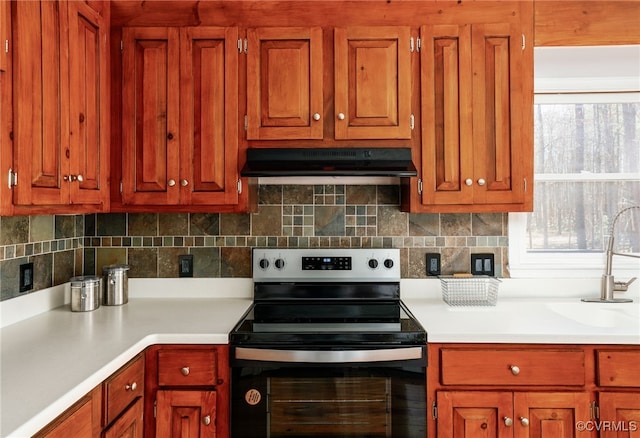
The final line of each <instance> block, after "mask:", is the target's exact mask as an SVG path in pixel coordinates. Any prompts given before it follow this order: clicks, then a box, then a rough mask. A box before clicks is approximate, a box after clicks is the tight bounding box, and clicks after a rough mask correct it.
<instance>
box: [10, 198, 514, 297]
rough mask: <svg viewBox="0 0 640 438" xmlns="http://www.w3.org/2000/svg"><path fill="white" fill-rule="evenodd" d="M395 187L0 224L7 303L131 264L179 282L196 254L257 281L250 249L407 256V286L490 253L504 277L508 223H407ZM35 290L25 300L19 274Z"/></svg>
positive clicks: (208, 269)
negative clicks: (181, 260)
mask: <svg viewBox="0 0 640 438" xmlns="http://www.w3.org/2000/svg"><path fill="white" fill-rule="evenodd" d="M399 205H400V190H399V187H398V186H394V185H379V186H375V185H263V186H260V187H259V194H258V210H257V212H256V213H248V214H204V213H128V214H127V213H110V214H88V215H76V216H68V215H56V216H16V217H1V218H0V291H1V293H2V300H6V299H10V298H14V297H16V296H19V295H22V294H24V293H32V292H35V291H38V290H41V289H45V288H47V287H51V286H54V285H58V284H62V283H65V282H67V281H69V278H71V277H73V276H74V275H101V274H102V267H103V266H105V265H109V264H115V263H127V264H129V265H130V267H131V269H130V271H129V277H131V278H135V277H144V278H156V277H160V278H166V277H178V257H179V256H180V255H183V254H192V255H193V259H194V276H195V277H214V278H215V277H245V278H250V277H251V248H253V247H282V248H284V247H295V248H308V247H327V248H330V247H333V248H337V247H365V248H366V247H377V248H379V247H385V248H386V247H388V248H400V249H401V256H402V276H403V278H424V277H426V271H425V269H426V268H425V254H426V253H431V252H438V253H440V254H441V256H442V272H443V274H450V273H454V272H469V270H470V254H473V253H492V254H494V256H495V262H496V275H497V276H499V277H501V276H504V275H505V274H506V272H507V271H506V269H505V265H506V261H507V243H508V242H507V237H506V236H507V214H501V213H478V214H471V213H469V214H410V213H403V212H401V211H400V209H399ZM27 262H33V263H34V289H33V290H31V291H29V292H23V293H20V292H19V271H20V265H21V264H23V263H27Z"/></svg>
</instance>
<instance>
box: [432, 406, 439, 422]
mask: <svg viewBox="0 0 640 438" xmlns="http://www.w3.org/2000/svg"><path fill="white" fill-rule="evenodd" d="M431 418H433V419H434V420H437V419H438V406H437V405H436V402H433V404H432V405H431Z"/></svg>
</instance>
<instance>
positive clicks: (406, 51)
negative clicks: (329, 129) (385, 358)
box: [334, 26, 411, 140]
mask: <svg viewBox="0 0 640 438" xmlns="http://www.w3.org/2000/svg"><path fill="white" fill-rule="evenodd" d="M334 51H335V53H334V63H335V79H334V80H335V95H334V99H335V138H336V139H338V140H353V139H410V138H411V44H410V29H409V27H405V26H366V27H346V28H336V29H335V30H334Z"/></svg>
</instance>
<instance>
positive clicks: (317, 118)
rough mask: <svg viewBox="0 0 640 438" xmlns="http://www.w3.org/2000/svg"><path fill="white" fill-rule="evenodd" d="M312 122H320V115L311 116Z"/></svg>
mask: <svg viewBox="0 0 640 438" xmlns="http://www.w3.org/2000/svg"><path fill="white" fill-rule="evenodd" d="M313 120H315V121H316V122H317V121H318V120H320V114H319V113H315V114H314V115H313Z"/></svg>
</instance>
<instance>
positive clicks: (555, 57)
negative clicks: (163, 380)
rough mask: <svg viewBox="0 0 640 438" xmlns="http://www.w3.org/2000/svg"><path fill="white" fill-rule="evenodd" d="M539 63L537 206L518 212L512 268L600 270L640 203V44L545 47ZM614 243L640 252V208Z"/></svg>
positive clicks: (630, 267) (518, 271) (627, 269)
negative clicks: (608, 248)
mask: <svg viewBox="0 0 640 438" xmlns="http://www.w3.org/2000/svg"><path fill="white" fill-rule="evenodd" d="M535 65H536V70H535V100H534V102H535V105H534V116H535V117H534V119H535V122H534V123H535V126H534V151H535V153H534V155H535V156H534V160H535V162H534V180H535V192H534V196H535V198H534V211H533V213H512V214H510V215H509V270H510V274H511V276H512V277H535V276H557V277H572V276H579V277H600V276H601V275H602V272H603V269H604V251H605V249H606V245H607V242H608V238H609V234H610V228H611V225H612V224H611V222H612V221H613V219H614V216H615V215H616V213H617V212H618V211H619V210H620V209H621V208H624V207H627V206H630V205H640V46H612V47H579V48H577V47H576V48H558V47H554V48H546V47H545V48H536V49H535ZM611 72H615V73H613V74H612V73H611ZM614 242H615V250H616V251H617V252H633V253H640V210H638V209H632V210H629V211H626V212H625V213H624V214H622V215H620V216H619V218H618V220H617V221H616V226H615V234H614ZM614 269H615V272H614V274H616V275H621V276H625V275H628V276H632V275H634V274H636V275H637V272H638V270H639V269H640V262H639V261H638V259H632V258H627V257H616V260H615V261H614Z"/></svg>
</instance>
